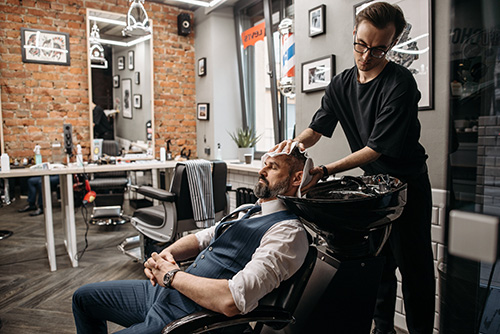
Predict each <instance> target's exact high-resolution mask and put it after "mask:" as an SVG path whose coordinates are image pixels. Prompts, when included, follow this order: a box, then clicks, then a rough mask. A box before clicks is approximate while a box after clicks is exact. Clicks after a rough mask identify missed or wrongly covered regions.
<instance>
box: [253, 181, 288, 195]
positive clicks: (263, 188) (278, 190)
mask: <svg viewBox="0 0 500 334" xmlns="http://www.w3.org/2000/svg"><path fill="white" fill-rule="evenodd" d="M260 179H262V180H263V181H264V182H258V183H257V184H256V185H255V187H254V188H253V192H254V194H255V196H257V197H258V198H263V199H268V198H274V197H276V196H278V195H281V194H283V193H285V192H286V191H287V190H288V184H289V182H290V176H287V177H286V179H284V180H283V181H281V182H278V183H276V184H275V185H274V186H272V187H271V186H269V181H267V179H266V178H264V177H262V176H261V177H260Z"/></svg>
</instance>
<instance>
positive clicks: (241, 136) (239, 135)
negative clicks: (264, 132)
mask: <svg viewBox="0 0 500 334" xmlns="http://www.w3.org/2000/svg"><path fill="white" fill-rule="evenodd" d="M229 135H230V136H231V138H232V139H233V140H234V142H235V143H236V145H238V147H254V146H255V144H256V143H257V142H258V141H259V139H260V136H257V135H256V134H255V132H254V131H253V129H252V128H245V129H242V128H239V129H237V130H236V132H235V133H229Z"/></svg>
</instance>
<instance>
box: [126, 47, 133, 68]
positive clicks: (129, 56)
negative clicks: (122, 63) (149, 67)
mask: <svg viewBox="0 0 500 334" xmlns="http://www.w3.org/2000/svg"><path fill="white" fill-rule="evenodd" d="M127 55H128V57H127V59H128V62H127V65H128V69H129V70H133V69H134V51H132V50H130V51H129V52H128V53H127Z"/></svg>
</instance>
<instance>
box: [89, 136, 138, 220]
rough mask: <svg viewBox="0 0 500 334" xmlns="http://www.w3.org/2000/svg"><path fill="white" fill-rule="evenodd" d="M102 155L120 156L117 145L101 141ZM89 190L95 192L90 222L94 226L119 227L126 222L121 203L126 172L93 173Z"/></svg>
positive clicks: (123, 196)
mask: <svg viewBox="0 0 500 334" xmlns="http://www.w3.org/2000/svg"><path fill="white" fill-rule="evenodd" d="M102 153H103V154H105V155H107V156H109V157H116V156H119V155H120V148H119V146H118V143H117V142H116V141H114V140H103V142H102ZM89 184H90V188H91V189H92V190H93V191H95V192H96V195H97V196H96V198H95V200H94V202H93V205H94V206H93V210H92V214H91V217H90V222H91V223H92V224H95V225H104V226H109V225H121V224H124V223H126V222H127V219H125V218H124V217H123V202H124V199H125V191H126V190H127V185H128V184H129V180H128V178H127V172H126V171H119V172H115V171H111V172H102V173H94V174H93V178H92V180H90V181H89Z"/></svg>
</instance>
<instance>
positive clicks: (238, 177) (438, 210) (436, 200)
mask: <svg viewBox="0 0 500 334" xmlns="http://www.w3.org/2000/svg"><path fill="white" fill-rule="evenodd" d="M257 179H258V174H257V173H256V172H243V171H237V170H236V171H235V170H228V182H229V183H231V185H232V189H233V190H235V189H236V188H238V187H246V188H252V189H253V187H254V185H255V183H256V182H257ZM432 202H433V208H432V227H431V233H432V249H433V252H434V268H435V269H434V270H435V275H436V316H435V321H434V333H435V334H438V333H439V295H438V293H439V289H438V271H437V263H438V260H439V259H441V258H443V255H444V254H443V253H444V246H443V240H444V218H445V217H444V216H445V203H446V191H444V190H441V189H433V190H432ZM235 207H236V196H235V193H234V192H231V193H230V209H231V210H233V209H234V208H235ZM396 274H397V278H398V289H397V299H396V314H395V317H394V324H395V326H396V327H399V328H401V329H404V330H407V327H406V319H405V309H404V303H403V294H402V290H401V275H400V273H399V271H397V273H396Z"/></svg>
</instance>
